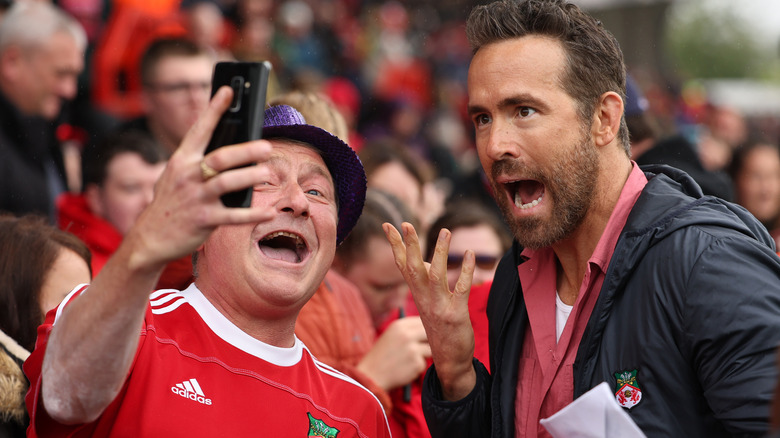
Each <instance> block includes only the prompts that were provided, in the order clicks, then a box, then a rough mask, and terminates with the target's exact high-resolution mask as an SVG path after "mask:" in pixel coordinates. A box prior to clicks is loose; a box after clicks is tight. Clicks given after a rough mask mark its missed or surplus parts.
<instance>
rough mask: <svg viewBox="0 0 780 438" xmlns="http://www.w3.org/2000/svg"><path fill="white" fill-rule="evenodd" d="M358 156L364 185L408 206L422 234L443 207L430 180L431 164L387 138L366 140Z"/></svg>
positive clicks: (440, 196)
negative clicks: (363, 170) (361, 164)
mask: <svg viewBox="0 0 780 438" xmlns="http://www.w3.org/2000/svg"><path fill="white" fill-rule="evenodd" d="M359 156H360V159H361V161H362V162H363V166H364V167H365V169H366V177H367V178H368V186H369V187H373V188H376V189H379V190H383V191H385V192H388V193H391V194H393V195H395V196H396V197H398V198H399V199H400V200H401V201H402V202H403V203H404V204H405V205H407V206H408V207H409V208H410V209H411V211H412V213H413V214H414V215H415V217H416V218H417V220H418V221H419V222H420V227H421V228H420V230H421V231H422V234H424V233H425V232H426V230H427V229H428V228H429V227H430V225H431V223H432V222H433V221H434V220H435V219H436V218H437V217H439V215H440V214H441V212H442V211H443V210H444V193H443V192H442V191H441V190H440V189H439V188H438V187H436V185H435V184H434V183H433V175H434V168H433V166H432V165H431V164H430V163H429V162H428V161H427V160H425V159H423V158H422V157H419V156H417V154H415V153H413V152H411V151H409V150H408V149H406V148H404V147H402V146H401V145H398V144H396V143H394V142H393V141H392V140H389V139H382V140H374V141H369V142H367V143H366V144H365V145H364V146H363V148H362V149H361V150H360V153H359Z"/></svg>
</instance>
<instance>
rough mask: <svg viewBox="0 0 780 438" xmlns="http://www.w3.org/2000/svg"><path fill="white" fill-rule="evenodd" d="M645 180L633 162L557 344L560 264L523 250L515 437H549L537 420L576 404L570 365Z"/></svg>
mask: <svg viewBox="0 0 780 438" xmlns="http://www.w3.org/2000/svg"><path fill="white" fill-rule="evenodd" d="M646 184H647V178H646V177H645V175H644V173H643V172H642V171H641V170H639V167H638V166H637V164H636V163H633V162H632V169H631V173H630V174H629V177H628V180H627V181H626V184H625V185H624V186H623V190H622V191H621V192H620V197H619V198H618V202H617V204H616V205H615V209H614V211H613V212H612V215H611V216H610V217H609V221H607V227H606V228H605V230H604V234H602V235H601V238H600V239H599V242H598V244H596V249H595V250H594V251H593V255H591V257H590V259H589V260H588V268H587V271H586V272H585V278H583V280H582V284H581V285H580V291H579V295H578V296H577V300H576V302H575V303H574V308H573V309H572V311H571V314H570V315H569V319H568V320H567V321H566V326H565V327H564V329H563V333H562V334H561V337H560V339H559V341H558V342H556V339H555V338H556V335H555V296H556V264H557V263H556V260H555V253H554V252H553V250H552V248H550V247H546V248H542V249H539V250H535V251H534V250H530V249H525V250H523V253H522V256H523V257H525V258H527V261H526V262H524V263H522V264H521V265H519V266H518V268H517V271H518V275H519V276H520V283H521V284H522V285H523V298H524V299H525V305H526V308H527V309H528V319H529V323H528V328H529V329H530V330H526V332H525V338H524V339H523V349H522V357H521V358H520V365H519V370H518V384H517V394H516V399H515V435H516V436H518V437H537V436H539V437H549V436H550V434H549V433H547V430H546V429H544V427H542V426H541V425H540V424H539V420H540V419H542V418H547V417H549V416H551V415H552V414H554V413H556V412H558V411H559V410H561V409H562V408H563V407H565V406H566V405H568V404H569V403H571V402H572V400H574V378H573V373H572V366H573V364H574V359H575V357H576V355H577V348H578V347H579V343H580V340H581V339H582V334H583V332H584V331H585V326H586V325H587V323H588V319H589V318H590V314H591V312H592V311H593V306H594V305H595V304H596V299H597V298H598V295H599V291H600V290H601V285H602V284H603V283H604V276H605V273H606V272H607V267H608V265H609V260H610V259H611V258H612V253H613V252H614V251H615V245H616V244H617V241H618V237H619V236H620V232H621V231H622V229H623V227H624V226H625V224H626V219H627V218H628V214H629V213H630V212H631V209H632V208H633V207H634V203H635V202H636V200H637V198H639V195H640V193H641V192H642V189H643V188H644V187H645V185H646Z"/></svg>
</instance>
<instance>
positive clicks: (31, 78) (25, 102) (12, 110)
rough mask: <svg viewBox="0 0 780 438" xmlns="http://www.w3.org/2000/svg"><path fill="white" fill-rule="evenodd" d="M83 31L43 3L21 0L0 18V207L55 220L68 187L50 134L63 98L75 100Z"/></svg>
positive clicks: (52, 7)
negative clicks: (57, 203) (56, 206)
mask: <svg viewBox="0 0 780 438" xmlns="http://www.w3.org/2000/svg"><path fill="white" fill-rule="evenodd" d="M85 48H86V35H85V33H84V29H83V28H82V27H81V26H80V25H79V24H78V22H76V21H75V20H74V19H73V18H71V17H70V16H69V15H67V14H65V13H64V12H62V11H61V10H60V9H58V8H57V7H56V6H53V5H52V4H51V3H48V2H18V3H15V4H14V5H13V6H12V7H11V8H10V9H9V10H8V12H6V13H5V14H4V15H3V19H2V21H1V22H0V157H2V160H0V187H2V188H3V190H2V195H0V210H3V211H10V212H13V213H16V214H23V213H28V212H36V213H40V214H45V215H48V216H49V218H50V220H52V221H53V220H54V218H55V211H54V200H55V198H56V197H57V195H59V194H60V193H61V192H62V191H64V190H65V189H66V186H65V183H66V178H65V175H64V171H65V170H64V165H63V157H62V151H61V150H60V147H59V144H58V142H57V139H56V136H55V128H56V122H55V121H56V119H57V118H58V116H59V115H60V113H61V110H62V105H63V102H65V101H67V100H70V99H73V98H74V97H75V96H76V91H77V78H78V75H79V73H81V71H82V68H83V65H84V50H85Z"/></svg>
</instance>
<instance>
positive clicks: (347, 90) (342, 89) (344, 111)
mask: <svg viewBox="0 0 780 438" xmlns="http://www.w3.org/2000/svg"><path fill="white" fill-rule="evenodd" d="M322 92H323V93H324V94H325V95H326V96H328V98H329V99H330V100H331V102H333V105H334V106H335V107H336V109H338V111H339V113H341V115H342V116H343V117H344V120H345V122H346V123H347V129H348V131H349V141H348V142H347V143H348V144H349V146H350V147H351V148H352V149H354V150H355V151H356V152H360V149H362V148H363V144H364V143H365V139H364V138H363V136H362V135H360V134H359V133H358V131H357V122H358V116H359V114H360V101H361V96H360V90H358V88H357V86H356V85H355V84H353V83H352V81H350V80H349V79H347V78H343V77H332V78H329V79H328V80H326V81H325V82H324V83H323V84H322Z"/></svg>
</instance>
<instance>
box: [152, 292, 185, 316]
mask: <svg viewBox="0 0 780 438" xmlns="http://www.w3.org/2000/svg"><path fill="white" fill-rule="evenodd" d="M186 302H187V299H186V298H185V297H184V295H182V294H181V293H180V291H178V290H175V289H162V290H158V291H155V292H153V293H152V294H151V295H149V304H150V305H151V307H152V313H153V314H155V315H163V314H166V313H168V312H172V311H174V310H176V308H178V307H179V306H181V305H182V304H184V303H186Z"/></svg>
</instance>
